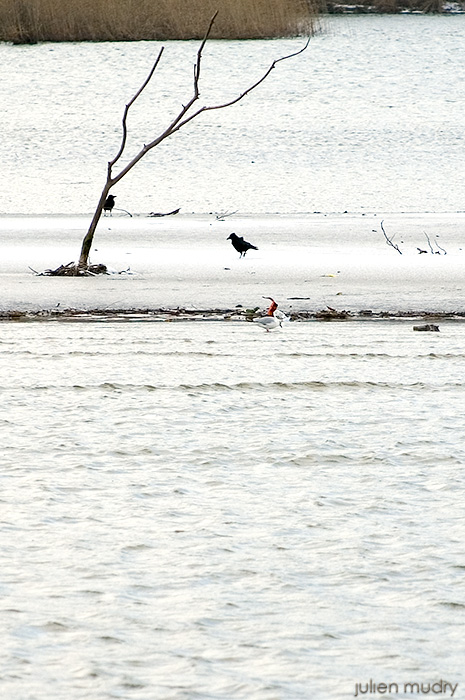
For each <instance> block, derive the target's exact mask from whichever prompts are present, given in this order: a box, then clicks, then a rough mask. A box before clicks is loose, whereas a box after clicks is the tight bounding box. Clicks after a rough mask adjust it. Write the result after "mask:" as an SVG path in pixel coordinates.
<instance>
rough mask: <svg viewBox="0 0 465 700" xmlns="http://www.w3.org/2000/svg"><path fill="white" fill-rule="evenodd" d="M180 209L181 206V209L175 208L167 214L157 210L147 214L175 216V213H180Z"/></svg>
mask: <svg viewBox="0 0 465 700" xmlns="http://www.w3.org/2000/svg"><path fill="white" fill-rule="evenodd" d="M180 211H181V207H179V209H173V211H168V212H166V213H165V214H163V213H160V212H156V211H151V212H150V214H147V216H174V214H179V212H180Z"/></svg>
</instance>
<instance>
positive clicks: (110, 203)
mask: <svg viewBox="0 0 465 700" xmlns="http://www.w3.org/2000/svg"><path fill="white" fill-rule="evenodd" d="M115 199H116V195H113V194H109V195H108V197H107V198H106V200H105V204H104V205H103V211H109V212H110V215H111V210H112V209H113V207H114V206H115Z"/></svg>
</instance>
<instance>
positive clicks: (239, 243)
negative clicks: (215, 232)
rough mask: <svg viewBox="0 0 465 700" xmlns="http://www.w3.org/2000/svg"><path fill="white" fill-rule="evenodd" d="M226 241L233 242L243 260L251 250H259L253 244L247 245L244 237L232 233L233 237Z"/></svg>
mask: <svg viewBox="0 0 465 700" xmlns="http://www.w3.org/2000/svg"><path fill="white" fill-rule="evenodd" d="M226 240H227V241H229V240H230V241H231V243H232V244H233V247H234V248H235V249H236V250H237V252H238V253H240V256H239V257H240V258H242V257H243V256H244V255H245V254H246V253H247V251H248V250H250V249H251V248H253V250H258V248H257V246H255V245H252V243H247V241H244V239H243V238H242V236H236V234H235V233H231V235H230V236H228V237H227V239H226Z"/></svg>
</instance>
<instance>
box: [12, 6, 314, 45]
mask: <svg viewBox="0 0 465 700" xmlns="http://www.w3.org/2000/svg"><path fill="white" fill-rule="evenodd" d="M313 2H314V0H0V41H12V42H15V43H32V42H37V41H122V40H125V41H133V40H140V39H194V38H195V39H198V38H201V37H203V35H204V34H205V30H206V28H207V26H208V23H209V20H210V18H211V17H212V15H213V14H214V13H215V12H216V10H218V17H217V20H216V22H215V25H214V28H213V32H212V34H211V38H225V39H236V38H237V39H247V38H258V37H277V36H295V35H299V34H307V33H310V32H311V31H312V30H313V26H314V21H315V16H316V12H315V9H314V4H313Z"/></svg>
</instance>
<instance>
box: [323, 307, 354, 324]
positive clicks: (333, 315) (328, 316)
mask: <svg viewBox="0 0 465 700" xmlns="http://www.w3.org/2000/svg"><path fill="white" fill-rule="evenodd" d="M349 316H350V311H337V309H333V308H332V307H331V306H327V307H326V309H322V310H321V311H317V312H316V314H315V318H319V319H321V320H322V321H335V320H338V321H341V320H343V319H345V318H348V317H349Z"/></svg>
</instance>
